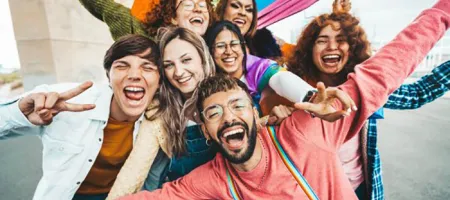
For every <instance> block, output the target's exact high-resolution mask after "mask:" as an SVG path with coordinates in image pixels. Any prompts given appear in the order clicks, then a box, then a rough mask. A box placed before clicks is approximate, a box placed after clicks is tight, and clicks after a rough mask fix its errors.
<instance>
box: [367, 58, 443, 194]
mask: <svg viewBox="0 0 450 200" xmlns="http://www.w3.org/2000/svg"><path fill="white" fill-rule="evenodd" d="M449 89H450V61H447V62H445V63H443V64H441V65H439V66H438V67H436V68H434V69H433V71H432V73H430V74H428V75H425V76H423V77H422V78H421V79H420V80H418V81H417V82H415V83H412V84H405V85H402V86H400V88H398V89H397V90H396V91H395V92H394V93H392V94H391V95H390V96H389V99H388V101H387V102H386V104H385V105H384V106H383V107H384V108H389V109H395V110H406V109H416V108H420V107H421V106H423V105H425V104H427V103H430V102H432V101H434V100H435V99H437V98H439V97H441V96H442V95H444V93H445V92H447V91H448V90H449ZM367 140H368V141H367V154H368V156H367V157H368V170H369V174H370V180H371V188H370V189H371V195H370V196H371V199H372V200H381V199H384V189H383V179H382V172H381V160H380V153H379V152H378V148H377V121H376V119H370V118H369V123H368V131H367Z"/></svg>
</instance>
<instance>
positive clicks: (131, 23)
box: [80, 0, 147, 40]
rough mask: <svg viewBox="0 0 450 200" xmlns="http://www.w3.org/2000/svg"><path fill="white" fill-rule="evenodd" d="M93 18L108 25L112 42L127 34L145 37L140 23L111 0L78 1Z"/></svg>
mask: <svg viewBox="0 0 450 200" xmlns="http://www.w3.org/2000/svg"><path fill="white" fill-rule="evenodd" d="M80 3H81V4H82V5H83V6H84V7H85V8H86V10H88V11H89V12H90V13H91V14H92V15H93V16H94V17H96V18H97V19H99V20H101V21H103V22H105V23H106V25H108V27H109V32H110V33H111V35H112V37H113V39H114V40H117V39H119V38H120V37H121V36H124V35H128V34H140V35H144V36H147V35H146V32H145V30H144V28H143V25H142V23H141V22H140V21H139V20H138V19H136V18H135V17H133V15H132V14H131V11H130V9H129V8H127V7H125V6H123V5H122V4H120V3H116V2H114V1H113V0H80Z"/></svg>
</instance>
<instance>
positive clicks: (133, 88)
mask: <svg viewBox="0 0 450 200" xmlns="http://www.w3.org/2000/svg"><path fill="white" fill-rule="evenodd" d="M125 91H128V92H143V91H144V88H140V87H125Z"/></svg>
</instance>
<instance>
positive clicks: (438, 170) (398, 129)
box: [0, 98, 450, 200]
mask: <svg viewBox="0 0 450 200" xmlns="http://www.w3.org/2000/svg"><path fill="white" fill-rule="evenodd" d="M385 118H386V119H384V120H381V121H380V122H379V135H378V136H379V140H378V145H379V148H380V153H381V158H382V161H383V173H384V183H385V191H386V197H387V199H389V200H391V199H394V200H411V199H420V200H422V199H427V200H433V199H436V200H437V199H450V169H448V168H449V166H450V159H449V158H450V156H449V155H450V99H449V98H441V99H439V100H437V101H435V102H433V103H431V104H428V105H425V106H424V107H422V108H420V109H418V110H413V111H393V110H385ZM41 149H42V145H41V143H40V142H39V139H38V138H37V137H35V136H24V137H19V138H13V139H9V140H0V152H1V153H0V199H8V200H29V199H31V198H32V195H33V193H34V190H35V188H36V184H37V182H38V181H39V178H40V176H41V175H42V170H41V159H42V154H41ZM61 178H63V177H61Z"/></svg>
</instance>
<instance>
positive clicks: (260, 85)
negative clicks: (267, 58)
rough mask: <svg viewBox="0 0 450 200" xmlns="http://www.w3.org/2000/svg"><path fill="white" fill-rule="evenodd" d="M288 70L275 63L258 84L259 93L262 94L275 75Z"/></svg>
mask: <svg viewBox="0 0 450 200" xmlns="http://www.w3.org/2000/svg"><path fill="white" fill-rule="evenodd" d="M283 70H286V69H284V68H283V67H281V66H279V65H278V64H276V63H274V64H272V65H270V66H269V67H268V68H267V69H266V71H265V72H264V74H263V76H262V77H261V80H260V81H259V83H258V92H260V93H261V92H262V91H263V90H264V88H265V87H266V86H267V85H268V84H269V80H270V78H272V76H273V75H275V74H276V73H278V72H279V71H283Z"/></svg>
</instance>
